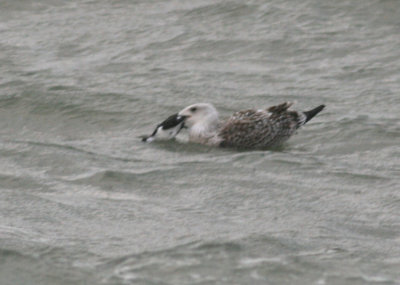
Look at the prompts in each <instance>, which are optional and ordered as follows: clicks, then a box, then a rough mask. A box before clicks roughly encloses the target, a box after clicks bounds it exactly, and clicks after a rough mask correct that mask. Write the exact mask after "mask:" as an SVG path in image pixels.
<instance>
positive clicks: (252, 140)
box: [177, 102, 325, 149]
mask: <svg viewBox="0 0 400 285" xmlns="http://www.w3.org/2000/svg"><path fill="white" fill-rule="evenodd" d="M292 105H293V103H290V102H284V103H282V104H279V105H275V106H272V107H269V108H266V109H247V110H242V111H238V112H235V113H234V114H233V115H232V116H231V117H230V118H228V119H227V120H225V121H220V120H219V114H218V111H217V110H216V108H215V107H214V106H213V105H212V104H210V103H196V104H193V105H190V106H188V107H185V108H184V109H182V110H181V111H180V112H178V114H177V116H180V117H181V118H182V119H183V124H184V126H185V127H186V128H187V129H188V131H189V142H194V143H200V144H204V145H209V146H219V147H231V148H243V149H266V148H270V147H276V146H280V145H281V144H282V143H284V142H285V141H287V140H288V139H289V138H290V137H291V136H292V135H293V134H294V133H295V132H296V130H297V129H299V128H300V127H301V126H303V125H304V124H305V123H307V122H308V121H309V120H311V119H312V118H313V117H314V116H315V115H317V114H318V113H319V112H321V111H322V110H323V109H324V108H325V105H319V106H318V107H316V108H314V109H311V110H309V111H305V112H300V111H291V110H289V108H290V107H291V106H292Z"/></svg>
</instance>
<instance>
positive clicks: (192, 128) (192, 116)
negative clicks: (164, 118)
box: [178, 103, 218, 136]
mask: <svg viewBox="0 0 400 285" xmlns="http://www.w3.org/2000/svg"><path fill="white" fill-rule="evenodd" d="M178 114H179V115H180V116H185V126H186V127H188V128H189V133H190V136H204V135H207V133H211V132H213V131H215V128H216V127H217V124H218V112H217V110H216V109H215V108H214V106H213V105H211V104H209V103H196V104H193V105H190V106H188V107H186V108H184V109H183V110H182V111H180V112H179V113H178Z"/></svg>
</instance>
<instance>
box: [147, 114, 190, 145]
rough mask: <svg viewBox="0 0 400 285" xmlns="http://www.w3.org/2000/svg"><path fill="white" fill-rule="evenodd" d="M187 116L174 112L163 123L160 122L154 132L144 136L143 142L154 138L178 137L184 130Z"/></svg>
mask: <svg viewBox="0 0 400 285" xmlns="http://www.w3.org/2000/svg"><path fill="white" fill-rule="evenodd" d="M184 120H185V116H182V115H178V114H173V115H171V116H169V117H168V118H167V119H166V120H164V121H163V122H162V123H160V124H158V125H157V127H156V128H155V130H154V131H153V133H152V134H151V135H149V136H142V137H141V138H142V141H143V142H152V141H154V140H168V139H172V138H174V137H176V136H177V135H178V133H179V132H180V131H181V130H182V128H183V124H184V122H183V121H184Z"/></svg>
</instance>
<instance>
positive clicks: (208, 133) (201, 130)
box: [189, 120, 218, 143]
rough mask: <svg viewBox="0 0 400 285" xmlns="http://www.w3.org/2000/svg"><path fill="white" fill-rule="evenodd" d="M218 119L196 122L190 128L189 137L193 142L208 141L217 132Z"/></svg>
mask: <svg viewBox="0 0 400 285" xmlns="http://www.w3.org/2000/svg"><path fill="white" fill-rule="evenodd" d="M217 125H218V120H209V121H204V122H201V123H197V124H194V125H193V126H192V127H191V128H190V130H189V138H190V140H191V141H193V142H199V143H206V142H205V141H206V140H208V139H210V138H211V137H213V136H214V135H215V133H216V129H217Z"/></svg>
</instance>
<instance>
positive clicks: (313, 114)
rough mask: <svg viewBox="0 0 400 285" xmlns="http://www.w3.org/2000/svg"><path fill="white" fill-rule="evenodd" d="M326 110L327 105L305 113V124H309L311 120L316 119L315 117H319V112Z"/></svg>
mask: <svg viewBox="0 0 400 285" xmlns="http://www.w3.org/2000/svg"><path fill="white" fill-rule="evenodd" d="M324 108H325V105H319V106H318V107H316V108H314V109H312V110H310V111H306V112H303V113H304V115H306V121H305V122H304V123H307V122H308V121H309V120H311V119H312V118H314V116H315V115H317V114H318V113H319V112H321V111H322V110H323V109H324Z"/></svg>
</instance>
